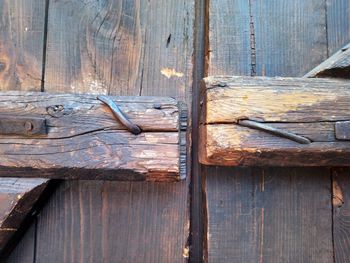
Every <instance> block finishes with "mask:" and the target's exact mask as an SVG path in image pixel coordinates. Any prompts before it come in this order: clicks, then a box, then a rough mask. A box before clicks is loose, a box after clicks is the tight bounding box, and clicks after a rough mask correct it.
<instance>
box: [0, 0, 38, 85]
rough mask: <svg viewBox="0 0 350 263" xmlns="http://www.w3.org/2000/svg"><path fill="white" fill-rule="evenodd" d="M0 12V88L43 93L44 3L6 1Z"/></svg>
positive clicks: (21, 0) (1, 3)
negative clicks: (41, 90) (41, 88)
mask: <svg viewBox="0 0 350 263" xmlns="http://www.w3.org/2000/svg"><path fill="white" fill-rule="evenodd" d="M0 13H1V20H0V89H1V90H13V89H15V90H37V89H38V88H39V90H40V85H41V68H42V66H41V63H42V52H43V39H44V25H45V23H44V22H45V0H32V1H26V0H20V1H11V0H3V1H0Z"/></svg>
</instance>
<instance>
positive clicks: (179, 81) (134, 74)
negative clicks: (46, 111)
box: [45, 0, 194, 100]
mask: <svg viewBox="0 0 350 263" xmlns="http://www.w3.org/2000/svg"><path fill="white" fill-rule="evenodd" d="M192 10H193V2H192V1H183V0H182V1H180V2H179V1H168V2H166V3H162V4H159V3H158V2H154V1H139V0H135V1H126V0H124V1H87V0H84V1H65V2H62V1H51V2H50V8H49V20H48V28H49V30H48V48H47V64H46V75H45V83H46V86H45V90H46V91H61V92H62V91H68V92H79V93H82V92H88V93H106V94H107V93H108V94H115V95H151V94H152V95H153V94H154V93H153V92H150V90H151V89H152V88H151V87H159V88H155V89H156V90H157V95H167V96H173V97H176V98H178V99H181V100H185V99H187V98H189V95H190V91H191V90H190V84H191V74H192V62H191V57H192V41H191V39H192V23H193V21H192V16H193V15H194V14H193V13H191V11H192ZM63 28H64V29H68V28H69V30H62V29H63ZM166 86H169V88H162V87H166ZM121 87H122V88H121ZM170 87H174V88H170ZM175 87H176V88H175Z"/></svg>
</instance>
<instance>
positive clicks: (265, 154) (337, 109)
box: [200, 77, 350, 166]
mask: <svg viewBox="0 0 350 263" xmlns="http://www.w3.org/2000/svg"><path fill="white" fill-rule="evenodd" d="M330 87H331V89H330ZM266 98H273V99H272V100H266ZM202 100H203V105H202V111H201V112H202V114H201V116H202V121H201V126H200V141H201V142H202V143H201V148H200V161H201V162H202V163H204V164H209V165H225V166H239V165H243V166H248V165H250V166H260V165H262V166H267V165H270V166H331V165H333V166H349V165H350V159H349V158H350V152H349V148H350V141H347V140H340V139H341V138H343V139H346V134H344V132H346V129H344V128H342V127H341V126H344V124H345V123H347V122H346V121H347V120H349V119H350V113H349V112H348V110H347V109H348V108H349V107H350V83H349V82H347V81H338V80H324V79H304V78H285V77H279V78H267V77H253V78H252V77H208V78H206V79H204V81H203V96H202ZM244 120H252V121H253V124H254V123H255V124H256V123H258V124H259V125H260V124H263V125H267V126H269V127H272V128H274V129H277V132H278V131H286V132H289V133H290V134H292V135H293V136H294V137H295V138H296V139H299V138H300V142H299V141H293V139H294V137H283V136H282V135H283V134H281V135H280V136H279V134H277V135H276V134H272V133H271V131H270V132H267V131H263V130H259V129H254V128H251V127H246V126H242V125H244V124H241V122H242V123H244ZM341 124H343V125H341ZM345 128H346V127H345ZM341 133H343V134H341ZM301 139H303V140H301ZM304 141H305V142H304Z"/></svg>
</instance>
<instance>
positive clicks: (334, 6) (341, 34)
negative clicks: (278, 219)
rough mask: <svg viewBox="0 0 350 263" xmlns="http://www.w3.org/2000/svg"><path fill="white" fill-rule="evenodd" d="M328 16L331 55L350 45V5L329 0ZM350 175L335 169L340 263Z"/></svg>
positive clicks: (348, 247) (344, 257) (348, 246)
mask: <svg viewBox="0 0 350 263" xmlns="http://www.w3.org/2000/svg"><path fill="white" fill-rule="evenodd" d="M327 13H328V15H327V21H328V50H329V54H333V53H335V52H336V51H337V50H339V49H340V48H341V47H343V46H345V45H346V44H347V43H349V39H350V19H349V18H350V2H349V1H347V0H339V1H330V0H328V1H327ZM349 173H350V171H349V169H343V168H342V169H337V170H335V172H334V173H333V175H332V179H333V181H332V184H333V193H332V194H333V238H334V259H335V262H337V263H338V262H339V263H340V262H342V263H343V262H344V263H345V262H348V261H349V251H350V238H349V235H348V231H349V224H348V222H349V215H350V206H349V198H348V196H349V194H350V191H349V188H348V185H349ZM339 190H340V191H339Z"/></svg>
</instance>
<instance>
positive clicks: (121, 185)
mask: <svg viewBox="0 0 350 263" xmlns="http://www.w3.org/2000/svg"><path fill="white" fill-rule="evenodd" d="M48 2H49V12H48V28H47V29H48V39H47V53H46V56H45V57H46V64H45V65H46V67H45V85H44V88H45V91H49V92H65V93H70V92H74V93H95V94H101V93H105V94H113V95H132V96H136V95H149V96H152V95H153V96H159V95H164V96H174V97H176V99H178V100H182V101H186V102H187V105H191V98H190V94H191V85H192V83H191V82H192V53H193V52H192V48H193V41H192V31H193V19H194V1H184V0H183V1H174V0H171V1H167V2H164V3H163V2H162V3H159V2H155V1H117V0H109V1H48ZM174 71H175V72H174ZM101 83H102V84H101ZM189 108H190V107H189ZM62 211H64V213H62ZM174 233H176V234H174ZM36 237H37V239H36V245H35V261H36V262H47V261H51V262H80V261H81V262H100V261H101V260H105V261H106V262H145V261H149V262H185V261H187V259H188V257H189V244H188V240H189V179H187V180H186V181H183V182H179V183H150V182H147V183H140V182H132V183H129V182H100V181H94V182H90V181H89V182H87V181H75V182H72V181H65V182H64V183H62V184H61V185H60V186H59V187H58V189H57V191H56V192H55V194H54V195H53V196H52V198H51V199H50V201H49V203H48V205H47V206H45V207H44V208H43V210H42V213H41V215H40V216H39V217H38V224H37V228H36ZM126 239H127V241H126ZM67 240H69V242H67Z"/></svg>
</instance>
